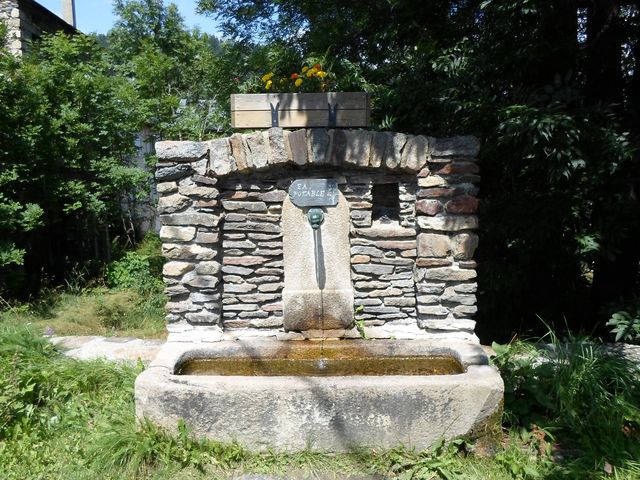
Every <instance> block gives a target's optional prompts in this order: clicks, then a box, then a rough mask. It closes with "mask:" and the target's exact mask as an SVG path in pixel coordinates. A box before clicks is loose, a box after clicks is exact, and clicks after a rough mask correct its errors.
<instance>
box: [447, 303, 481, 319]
mask: <svg viewBox="0 0 640 480" xmlns="http://www.w3.org/2000/svg"><path fill="white" fill-rule="evenodd" d="M476 313H478V307H476V306H475V305H458V306H457V307H454V309H453V315H454V317H456V318H464V317H470V316H472V315H475V314H476Z"/></svg>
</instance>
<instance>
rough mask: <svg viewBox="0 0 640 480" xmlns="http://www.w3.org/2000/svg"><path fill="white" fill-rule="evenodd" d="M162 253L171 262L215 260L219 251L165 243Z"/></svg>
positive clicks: (198, 246)
mask: <svg viewBox="0 0 640 480" xmlns="http://www.w3.org/2000/svg"><path fill="white" fill-rule="evenodd" d="M162 253H163V254H164V256H165V257H167V258H168V259H171V260H213V259H214V258H215V256H216V254H217V251H216V250H213V249H211V248H206V247H202V246H200V245H185V244H171V243H165V244H163V245H162Z"/></svg>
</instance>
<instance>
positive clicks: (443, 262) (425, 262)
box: [416, 258, 453, 267]
mask: <svg viewBox="0 0 640 480" xmlns="http://www.w3.org/2000/svg"><path fill="white" fill-rule="evenodd" d="M447 265H453V262H452V261H451V260H450V259H448V258H417V259H416V267H444V266H447Z"/></svg>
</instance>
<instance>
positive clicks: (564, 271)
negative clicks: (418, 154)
mask: <svg viewBox="0 0 640 480" xmlns="http://www.w3.org/2000/svg"><path fill="white" fill-rule="evenodd" d="M199 5H200V7H201V9H202V10H203V11H204V12H205V13H208V14H211V15H213V16H215V17H216V18H217V19H218V20H219V21H220V22H221V24H222V28H223V31H224V32H225V33H226V34H227V35H228V36H229V37H230V38H232V39H234V40H235V41H236V42H238V44H253V43H256V42H261V44H260V45H261V46H260V48H262V49H265V50H267V52H268V53H267V54H266V55H265V56H264V57H263V59H265V60H267V62H268V64H267V65H263V64H260V62H256V66H260V67H262V73H266V72H267V71H283V70H285V71H294V70H291V68H295V66H296V65H298V64H299V62H296V61H292V60H294V59H297V57H302V58H304V57H313V56H317V57H325V58H328V59H335V60H334V62H335V63H336V64H338V63H339V64H344V65H349V67H350V68H349V69H348V70H345V71H340V70H339V69H337V68H335V66H332V65H331V63H332V62H331V61H329V62H326V64H325V63H323V67H326V68H327V69H330V70H331V71H333V72H335V73H336V75H337V77H338V78H346V80H347V81H352V82H353V84H354V86H357V87H358V88H359V89H365V90H367V91H369V92H371V94H372V98H373V102H374V105H373V107H374V108H373V113H372V115H373V121H374V124H376V125H378V126H379V127H382V128H388V129H392V130H395V131H401V132H410V133H421V134H426V135H431V136H447V135H455V134H474V135H477V136H479V137H480V139H481V145H482V147H481V150H480V157H481V158H480V160H481V175H482V184H481V190H480V196H481V202H480V231H479V235H480V239H481V242H480V247H479V249H478V252H477V260H478V265H479V266H478V282H479V288H478V333H479V335H480V336H481V338H485V339H491V340H493V339H501V340H502V341H506V340H508V339H509V338H511V336H512V332H515V333H522V332H527V331H529V330H538V332H537V334H538V335H541V334H543V333H544V330H543V329H542V328H541V327H540V325H539V322H538V321H537V316H541V317H543V318H546V319H551V320H553V321H554V322H555V323H556V328H557V329H561V328H564V327H565V324H568V325H569V327H570V328H572V329H574V330H575V331H578V330H580V329H582V330H583V331H586V332H593V331H596V332H597V334H604V333H607V328H606V327H605V322H606V321H607V320H608V319H609V312H608V311H606V308H604V307H605V306H607V305H609V304H611V303H618V304H623V305H624V304H630V302H633V296H634V295H637V292H638V288H639V287H640V268H639V265H640V262H639V261H640V249H638V248H637V242H638V238H640V214H639V212H640V203H639V202H638V195H637V191H638V189H639V186H640V185H639V183H638V182H639V179H640V153H639V150H638V147H639V146H640V68H638V64H637V62H638V59H640V29H638V7H637V3H632V2H621V1H611V2H607V3H606V4H601V3H598V2H574V1H562V2H549V1H546V0H514V1H510V2H498V1H492V0H471V1H464V2H461V1H449V0H435V1H430V2H416V1H414V0H394V1H387V0H372V1H368V2H344V1H340V0H323V1H322V2H317V1H312V0H226V1H219V0H199Z"/></svg>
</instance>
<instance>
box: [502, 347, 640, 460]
mask: <svg viewBox="0 0 640 480" xmlns="http://www.w3.org/2000/svg"><path fill="white" fill-rule="evenodd" d="M551 339H552V344H551V345H550V346H545V345H544V344H540V345H539V346H536V345H534V344H530V343H524V342H515V343H514V344H511V345H506V346H505V345H495V344H494V350H495V351H496V353H497V356H496V357H495V358H494V360H493V361H494V363H495V365H496V366H498V368H499V369H500V372H501V374H502V377H503V379H504V382H505V423H506V424H507V425H508V426H511V427H525V428H528V429H531V428H534V425H539V426H542V427H543V428H545V430H547V431H550V432H552V433H554V435H555V437H556V438H557V439H558V441H560V442H561V443H562V442H564V443H566V444H568V445H569V446H571V447H573V448H574V449H575V448H577V449H578V450H580V451H582V455H581V456H582V459H581V461H582V462H586V463H589V462H591V464H592V465H593V464H595V465H600V466H603V465H605V464H607V463H608V464H612V465H614V466H624V465H626V464H627V463H628V462H629V461H631V460H633V459H634V458H640V442H638V437H639V436H640V372H639V370H638V366H637V365H636V364H635V363H633V362H631V361H630V360H628V359H626V358H625V357H623V356H620V355H619V354H615V353H614V352H610V351H608V350H606V349H605V348H604V347H603V346H602V345H599V344H597V343H594V342H593V341H589V340H585V339H577V338H569V339H568V340H567V342H566V343H564V342H560V341H559V340H558V339H557V338H556V337H555V336H553V335H551Z"/></svg>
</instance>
